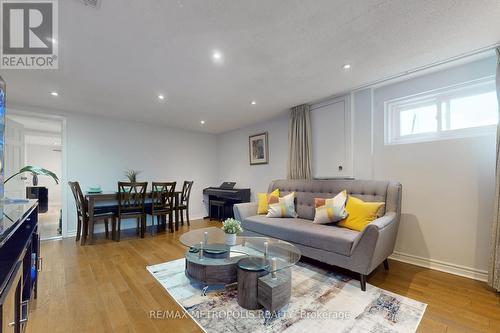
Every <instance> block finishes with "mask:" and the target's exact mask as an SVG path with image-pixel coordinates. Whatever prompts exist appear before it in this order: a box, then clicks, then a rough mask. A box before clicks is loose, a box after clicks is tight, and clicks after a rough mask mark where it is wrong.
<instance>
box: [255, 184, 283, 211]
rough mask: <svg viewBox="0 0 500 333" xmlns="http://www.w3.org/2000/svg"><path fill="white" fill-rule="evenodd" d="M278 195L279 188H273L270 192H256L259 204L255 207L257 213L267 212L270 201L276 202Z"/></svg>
mask: <svg viewBox="0 0 500 333" xmlns="http://www.w3.org/2000/svg"><path fill="white" fill-rule="evenodd" d="M279 197H280V190H279V188H277V189H275V190H274V191H272V192H271V193H257V202H258V204H259V206H258V208H257V214H267V210H268V209H269V204H270V203H277V202H278V200H279Z"/></svg>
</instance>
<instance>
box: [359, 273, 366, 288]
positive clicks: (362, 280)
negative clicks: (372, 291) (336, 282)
mask: <svg viewBox="0 0 500 333" xmlns="http://www.w3.org/2000/svg"><path fill="white" fill-rule="evenodd" d="M359 282H360V284H361V290H363V291H366V275H364V274H360V275H359Z"/></svg>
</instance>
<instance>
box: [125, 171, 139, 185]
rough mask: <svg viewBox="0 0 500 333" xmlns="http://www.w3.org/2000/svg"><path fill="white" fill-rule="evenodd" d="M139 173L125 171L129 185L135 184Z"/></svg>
mask: <svg viewBox="0 0 500 333" xmlns="http://www.w3.org/2000/svg"><path fill="white" fill-rule="evenodd" d="M140 173H141V171H139V170H134V169H129V170H126V171H125V177H127V179H128V181H129V182H131V183H135V182H137V176H138V175H139V174H140Z"/></svg>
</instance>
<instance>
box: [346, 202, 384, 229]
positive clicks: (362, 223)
mask: <svg viewBox="0 0 500 333" xmlns="http://www.w3.org/2000/svg"><path fill="white" fill-rule="evenodd" d="M384 206H385V203H384V202H365V201H363V200H361V199H358V198H355V197H352V196H349V198H348V199H347V203H346V206H345V208H346V210H347V213H348V214H349V215H348V216H347V218H346V219H345V220H342V221H340V222H339V223H338V226H340V227H344V228H348V229H352V230H356V231H361V230H363V229H364V228H365V227H366V226H367V225H368V224H369V223H370V222H371V221H373V220H375V219H376V218H377V216H378V213H379V211H380V209H381V208H383V207H384Z"/></svg>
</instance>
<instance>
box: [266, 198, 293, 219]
mask: <svg viewBox="0 0 500 333" xmlns="http://www.w3.org/2000/svg"><path fill="white" fill-rule="evenodd" d="M266 216H267V217H297V213H296V212H295V192H292V193H290V194H288V195H285V196H284V197H282V198H279V199H278V202H277V203H270V204H269V210H268V211H267V215H266Z"/></svg>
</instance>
